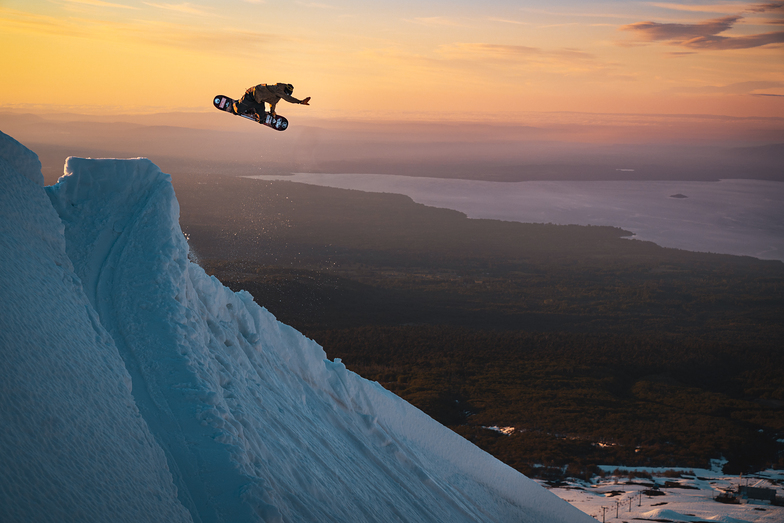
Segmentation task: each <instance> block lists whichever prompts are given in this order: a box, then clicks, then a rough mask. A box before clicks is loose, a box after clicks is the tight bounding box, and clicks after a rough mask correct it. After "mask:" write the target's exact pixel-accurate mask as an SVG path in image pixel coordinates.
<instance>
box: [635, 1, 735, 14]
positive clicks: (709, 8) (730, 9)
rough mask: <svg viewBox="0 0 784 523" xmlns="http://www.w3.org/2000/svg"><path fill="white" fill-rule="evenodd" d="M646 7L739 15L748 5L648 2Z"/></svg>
mask: <svg viewBox="0 0 784 523" xmlns="http://www.w3.org/2000/svg"><path fill="white" fill-rule="evenodd" d="M648 5H652V6H654V7H660V8H662V9H671V10H673V11H689V12H696V13H740V12H742V11H744V10H747V6H748V4H706V5H684V4H673V3H670V2H650V3H649V4H648Z"/></svg>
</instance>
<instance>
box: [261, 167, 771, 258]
mask: <svg viewBox="0 0 784 523" xmlns="http://www.w3.org/2000/svg"><path fill="white" fill-rule="evenodd" d="M251 178H256V179H262V180H288V181H292V182H298V183H305V184H310V185H320V186H324V187H334V188H340V189H354V190H359V191H366V192H383V193H396V194H404V195H406V196H409V197H410V198H411V199H413V200H414V201H415V202H417V203H422V204H425V205H429V206H433V207H443V208H447V209H453V210H456V211H460V212H463V213H465V214H466V215H467V216H468V217H469V218H489V219H495V220H507V221H517V222H524V223H555V224H562V225H567V224H576V225H610V226H615V227H621V228H622V229H625V230H627V231H630V232H632V233H633V234H634V239H639V240H648V241H652V242H654V243H656V244H658V245H661V246H663V247H674V248H677V249H685V250H689V251H699V252H714V253H722V254H735V255H746V256H753V257H756V258H761V259H769V260H782V261H784V183H782V182H771V181H761V180H720V181H715V182H679V181H589V182H586V181H552V182H551V181H527V182H485V181H476V180H453V179H446V178H418V177H410V176H397V175H384V174H317V173H296V174H293V175H291V176H274V175H267V176H252V177H251Z"/></svg>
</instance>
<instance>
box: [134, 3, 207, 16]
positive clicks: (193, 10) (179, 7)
mask: <svg viewBox="0 0 784 523" xmlns="http://www.w3.org/2000/svg"><path fill="white" fill-rule="evenodd" d="M142 3H143V4H144V5H148V6H150V7H155V8H157V9H165V10H166V11H175V12H177V13H184V14H189V15H197V16H213V15H214V13H213V11H211V10H207V9H204V8H202V7H198V6H195V5H193V4H190V3H188V2H184V3H182V4H156V3H153V2H142Z"/></svg>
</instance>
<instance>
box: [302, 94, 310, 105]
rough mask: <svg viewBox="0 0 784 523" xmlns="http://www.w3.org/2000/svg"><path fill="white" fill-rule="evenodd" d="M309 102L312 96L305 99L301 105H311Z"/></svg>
mask: <svg viewBox="0 0 784 523" xmlns="http://www.w3.org/2000/svg"><path fill="white" fill-rule="evenodd" d="M309 101H310V96H308V97H307V98H305V99H304V100H302V101H301V102H300V103H301V104H302V105H310V104H309V103H308V102H309Z"/></svg>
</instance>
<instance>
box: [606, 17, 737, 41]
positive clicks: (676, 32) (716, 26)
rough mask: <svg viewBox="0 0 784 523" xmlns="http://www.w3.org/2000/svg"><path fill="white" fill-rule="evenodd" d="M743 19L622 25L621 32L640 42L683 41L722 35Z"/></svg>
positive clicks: (727, 18) (731, 18)
mask: <svg viewBox="0 0 784 523" xmlns="http://www.w3.org/2000/svg"><path fill="white" fill-rule="evenodd" d="M741 18H743V17H742V16H739V15H734V16H725V17H723V18H716V19H714V20H708V21H706V22H700V23H699V24H662V23H658V22H637V23H635V24H629V25H624V26H622V27H621V30H622V31H631V32H633V33H635V34H636V35H637V36H638V37H639V38H641V39H642V40H646V41H649V42H652V41H656V40H677V41H685V40H690V39H692V38H699V37H706V36H713V35H716V34H718V33H722V32H724V31H726V30H728V29H730V28H732V26H733V24H735V22H737V21H738V20H740V19H741Z"/></svg>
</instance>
